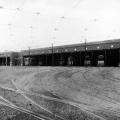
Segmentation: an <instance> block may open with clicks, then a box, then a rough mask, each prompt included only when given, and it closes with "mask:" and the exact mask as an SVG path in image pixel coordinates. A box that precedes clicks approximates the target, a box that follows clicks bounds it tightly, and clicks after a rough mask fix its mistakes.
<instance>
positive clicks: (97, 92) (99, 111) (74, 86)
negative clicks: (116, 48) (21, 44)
mask: <svg viewBox="0 0 120 120" xmlns="http://www.w3.org/2000/svg"><path fill="white" fill-rule="evenodd" d="M0 120H120V68H118V67H116V68H112V67H108V68H107V67H106V68H105V67H98V68H96V67H76V68H75V67H0Z"/></svg>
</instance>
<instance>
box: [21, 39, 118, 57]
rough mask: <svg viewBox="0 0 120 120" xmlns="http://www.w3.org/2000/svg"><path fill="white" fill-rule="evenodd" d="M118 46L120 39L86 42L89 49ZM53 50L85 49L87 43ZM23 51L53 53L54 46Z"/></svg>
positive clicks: (76, 50) (33, 53)
mask: <svg viewBox="0 0 120 120" xmlns="http://www.w3.org/2000/svg"><path fill="white" fill-rule="evenodd" d="M117 48H120V39H114V40H106V41H97V42H87V43H86V49H87V50H88V51H91V50H105V49H117ZM53 51H54V53H65V52H79V51H85V43H80V44H71V45H62V46H54V47H53ZM21 52H22V54H23V56H25V55H29V54H30V55H40V54H51V53H52V47H46V48H36V49H30V50H22V51H21Z"/></svg>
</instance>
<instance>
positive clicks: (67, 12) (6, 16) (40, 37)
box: [0, 0, 120, 52]
mask: <svg viewBox="0 0 120 120" xmlns="http://www.w3.org/2000/svg"><path fill="white" fill-rule="evenodd" d="M119 12H120V0H0V52H4V51H20V50H24V49H28V48H29V47H30V48H31V49H34V48H43V47H51V44H52V43H53V45H54V46H57V45H66V44H76V43H82V42H84V41H85V39H86V40H87V42H91V41H100V40H102V41H103V40H111V39H119V38H120V15H119Z"/></svg>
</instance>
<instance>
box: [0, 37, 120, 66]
mask: <svg viewBox="0 0 120 120" xmlns="http://www.w3.org/2000/svg"><path fill="white" fill-rule="evenodd" d="M0 65H1V66H2V65H8V66H9V65H11V66H14V65H15V66H16V65H21V66H119V65H120V39H116V40H108V41H100V42H89V43H81V44H73V45H64V46H51V47H47V48H39V49H29V50H22V51H21V52H4V53H0Z"/></svg>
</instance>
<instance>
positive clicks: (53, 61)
mask: <svg viewBox="0 0 120 120" xmlns="http://www.w3.org/2000/svg"><path fill="white" fill-rule="evenodd" d="M52 66H54V48H53V43H52Z"/></svg>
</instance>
